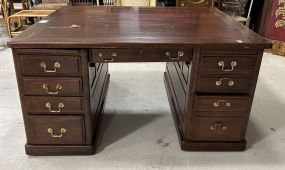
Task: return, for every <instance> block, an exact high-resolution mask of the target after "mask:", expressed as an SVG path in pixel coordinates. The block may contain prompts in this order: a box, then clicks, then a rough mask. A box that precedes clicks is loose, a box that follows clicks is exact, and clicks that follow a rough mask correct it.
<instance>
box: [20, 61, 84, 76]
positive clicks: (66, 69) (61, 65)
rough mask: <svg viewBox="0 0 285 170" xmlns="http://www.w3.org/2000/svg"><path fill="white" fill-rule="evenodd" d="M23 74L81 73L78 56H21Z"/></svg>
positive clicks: (66, 74) (54, 74) (60, 74)
mask: <svg viewBox="0 0 285 170" xmlns="http://www.w3.org/2000/svg"><path fill="white" fill-rule="evenodd" d="M21 70H22V74H23V75H43V76H45V75H46V76H76V75H80V73H81V64H80V57H77V56H21Z"/></svg>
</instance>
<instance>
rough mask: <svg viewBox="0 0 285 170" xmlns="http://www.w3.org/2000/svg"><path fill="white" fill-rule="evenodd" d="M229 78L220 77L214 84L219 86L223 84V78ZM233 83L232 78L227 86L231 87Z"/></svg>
mask: <svg viewBox="0 0 285 170" xmlns="http://www.w3.org/2000/svg"><path fill="white" fill-rule="evenodd" d="M228 79H229V78H221V79H220V80H218V81H216V86H221V85H222V84H223V80H228ZM234 85H235V82H234V81H233V80H229V81H228V86H230V87H232V86H234Z"/></svg>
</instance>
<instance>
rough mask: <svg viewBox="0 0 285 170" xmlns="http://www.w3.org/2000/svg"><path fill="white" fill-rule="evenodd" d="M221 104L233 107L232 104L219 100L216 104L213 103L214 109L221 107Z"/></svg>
mask: <svg viewBox="0 0 285 170" xmlns="http://www.w3.org/2000/svg"><path fill="white" fill-rule="evenodd" d="M220 103H225V105H226V106H227V107H230V106H231V103H230V102H227V101H226V100H218V101H216V102H214V103H213V106H214V107H219V106H220Z"/></svg>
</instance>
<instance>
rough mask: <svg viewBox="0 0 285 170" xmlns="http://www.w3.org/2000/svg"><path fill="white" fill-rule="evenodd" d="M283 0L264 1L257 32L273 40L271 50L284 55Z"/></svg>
mask: <svg viewBox="0 0 285 170" xmlns="http://www.w3.org/2000/svg"><path fill="white" fill-rule="evenodd" d="M284 11H285V1H284V0H278V1H273V0H268V1H265V2H264V6H263V9H262V15H261V19H260V22H259V25H258V28H257V32H258V33H259V34H260V35H262V36H264V37H266V38H268V39H270V40H272V41H273V48H272V52H273V53H274V54H278V55H285V12H284Z"/></svg>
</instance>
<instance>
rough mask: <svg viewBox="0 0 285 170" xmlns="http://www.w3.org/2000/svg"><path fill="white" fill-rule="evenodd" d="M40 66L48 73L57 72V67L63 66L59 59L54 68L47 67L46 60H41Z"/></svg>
mask: <svg viewBox="0 0 285 170" xmlns="http://www.w3.org/2000/svg"><path fill="white" fill-rule="evenodd" d="M40 66H41V68H43V70H44V72H46V73H55V72H56V71H57V69H59V68H60V67H61V65H60V63H59V62H57V61H56V62H55V63H54V64H53V70H49V69H47V64H46V63H45V62H41V64H40Z"/></svg>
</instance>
